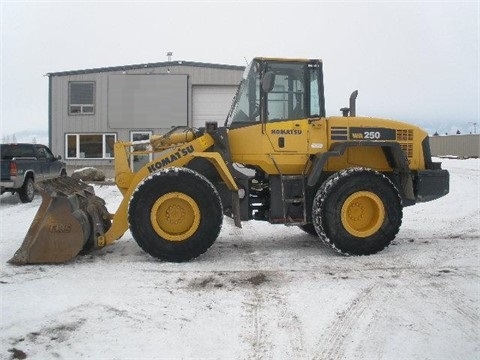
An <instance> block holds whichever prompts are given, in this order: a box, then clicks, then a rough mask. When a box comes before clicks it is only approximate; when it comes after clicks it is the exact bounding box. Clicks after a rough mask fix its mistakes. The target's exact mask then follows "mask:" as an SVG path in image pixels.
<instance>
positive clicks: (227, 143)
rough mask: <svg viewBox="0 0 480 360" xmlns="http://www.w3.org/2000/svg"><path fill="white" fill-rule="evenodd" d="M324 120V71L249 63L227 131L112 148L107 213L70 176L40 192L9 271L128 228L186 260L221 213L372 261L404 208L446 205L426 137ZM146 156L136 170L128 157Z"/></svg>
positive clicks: (366, 121)
mask: <svg viewBox="0 0 480 360" xmlns="http://www.w3.org/2000/svg"><path fill="white" fill-rule="evenodd" d="M356 96H357V92H356V91H355V92H353V93H352V95H351V97H350V104H349V106H348V107H346V108H343V109H341V111H342V113H343V114H342V116H337V117H336V116H333V117H326V114H325V98H324V87H323V72H322V62H321V61H320V60H310V59H271V58H255V59H254V60H253V61H252V62H251V63H250V65H249V66H248V67H247V68H246V69H245V74H244V77H243V80H242V82H241V83H240V86H239V88H238V90H237V93H236V95H235V97H234V99H233V103H232V107H231V110H230V112H229V114H228V115H227V119H226V122H225V125H224V126H220V127H219V126H218V125H217V123H214V122H207V123H206V126H205V127H204V128H200V129H193V128H174V129H172V130H171V131H170V132H168V133H166V134H164V135H156V136H153V137H152V138H151V139H150V140H146V142H148V146H147V150H145V151H144V152H138V151H135V150H134V149H135V148H138V146H137V145H139V144H144V145H145V144H146V143H145V142H117V143H116V144H115V174H116V176H115V182H116V185H117V187H118V188H119V190H120V191H121V193H122V195H123V200H122V202H121V204H120V205H119V207H118V209H117V211H116V212H115V213H114V214H109V212H108V211H107V209H106V207H105V202H104V201H103V200H102V199H100V198H98V197H97V196H95V194H94V191H93V189H92V187H90V186H88V185H87V184H84V183H82V182H81V181H78V180H74V179H72V178H69V177H66V178H59V179H54V180H49V181H47V182H43V183H40V184H39V190H40V192H41V194H42V196H43V202H42V204H41V206H40V209H39V210H38V213H37V215H36V217H35V219H34V221H33V223H32V225H31V227H30V229H29V231H28V233H27V235H26V238H25V240H24V242H23V244H22V245H21V247H20V249H19V250H18V251H17V252H16V253H15V255H14V256H13V258H12V259H11V260H10V262H11V263H14V264H30V263H55V262H64V261H67V260H69V259H71V258H73V257H75V256H76V255H77V254H78V253H80V252H85V251H90V250H93V249H98V248H102V247H104V246H106V245H109V244H111V243H112V242H114V241H115V240H116V239H119V238H120V237H121V236H122V235H123V234H124V233H125V231H127V230H128V229H130V231H131V233H132V235H133V237H134V239H135V240H136V242H137V243H138V244H139V245H140V247H141V248H142V249H143V250H145V251H146V252H147V253H149V254H150V255H152V256H153V257H155V258H159V259H164V260H167V261H175V262H181V261H188V260H190V259H193V258H196V257H198V256H199V255H201V254H202V253H204V252H205V251H207V249H208V248H209V247H210V246H211V245H212V244H213V243H214V241H215V240H216V238H217V237H218V235H219V233H220V229H221V226H222V221H223V217H224V216H228V217H231V218H233V219H234V222H235V225H237V226H239V227H241V222H242V221H249V220H259V221H267V222H269V223H271V224H284V225H292V226H298V227H300V228H301V229H303V230H304V231H306V232H307V233H310V234H312V235H315V236H317V237H319V238H320V239H321V240H323V241H324V242H325V243H327V244H329V245H331V246H332V247H333V248H335V249H337V250H338V251H339V252H341V253H343V254H350V255H368V254H374V253H376V252H378V251H380V250H382V249H384V248H385V247H386V246H388V245H389V244H390V243H391V241H392V240H393V239H394V237H395V236H396V234H397V232H398V231H399V227H400V225H401V222H402V209H403V207H404V206H410V205H414V204H415V203H417V202H425V201H430V200H433V199H437V198H439V197H441V196H444V195H446V194H447V193H448V191H449V174H448V172H447V171H446V170H442V169H441V164H440V163H436V162H432V159H431V155H430V147H429V138H428V136H427V133H426V132H424V131H423V130H421V129H420V128H418V127H416V126H413V125H409V124H406V123H402V122H396V121H391V120H387V119H379V118H370V117H358V116H356V111H355V103H356ZM142 153H153V154H154V159H153V160H152V161H151V162H149V163H148V164H146V165H145V166H144V167H143V168H141V169H140V170H139V171H137V172H133V171H132V170H131V169H130V166H129V159H130V157H131V156H135V155H138V154H142Z"/></svg>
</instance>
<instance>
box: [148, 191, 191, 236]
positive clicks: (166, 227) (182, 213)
mask: <svg viewBox="0 0 480 360" xmlns="http://www.w3.org/2000/svg"><path fill="white" fill-rule="evenodd" d="M150 220H151V223H152V226H153V228H154V230H155V232H156V233H157V234H158V235H160V236H161V237H162V238H164V239H166V240H169V241H184V240H187V239H188V238H189V237H191V236H192V235H193V234H194V233H195V231H197V229H198V227H199V225H200V209H199V207H198V205H197V203H196V202H195V200H193V199H192V198H191V197H190V196H188V195H186V194H184V193H180V192H172V193H168V194H165V195H163V196H161V197H160V198H158V199H157V201H155V203H154V204H153V206H152V209H151V213H150Z"/></svg>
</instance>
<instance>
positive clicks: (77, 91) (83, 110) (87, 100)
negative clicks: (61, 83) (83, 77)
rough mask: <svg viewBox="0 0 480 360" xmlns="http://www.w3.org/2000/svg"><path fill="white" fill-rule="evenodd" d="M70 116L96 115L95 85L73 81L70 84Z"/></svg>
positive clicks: (89, 82)
mask: <svg viewBox="0 0 480 360" xmlns="http://www.w3.org/2000/svg"><path fill="white" fill-rule="evenodd" d="M68 113H69V115H86V114H88V115H92V114H94V113H95V83H94V82H91V81H88V82H87V81H72V82H69V83H68Z"/></svg>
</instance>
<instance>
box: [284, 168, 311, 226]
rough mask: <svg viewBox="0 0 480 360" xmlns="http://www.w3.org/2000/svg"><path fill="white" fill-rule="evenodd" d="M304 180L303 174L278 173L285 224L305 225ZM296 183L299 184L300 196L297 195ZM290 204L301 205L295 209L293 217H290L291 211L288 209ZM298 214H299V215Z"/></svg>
mask: <svg viewBox="0 0 480 360" xmlns="http://www.w3.org/2000/svg"><path fill="white" fill-rule="evenodd" d="M305 181H306V179H305V176H303V175H282V174H280V184H281V189H282V205H283V216H284V219H285V225H288V226H297V225H305V224H306V222H307V207H306V189H305ZM298 184H301V194H300V195H301V196H299V193H298V186H297V185H298ZM296 190H297V191H296ZM291 205H294V206H298V207H301V208H299V209H297V210H298V211H296V214H295V218H292V216H291V215H292V214H291V211H289V209H290V208H291V207H290V206H291ZM298 214H301V217H300V216H299V215H298Z"/></svg>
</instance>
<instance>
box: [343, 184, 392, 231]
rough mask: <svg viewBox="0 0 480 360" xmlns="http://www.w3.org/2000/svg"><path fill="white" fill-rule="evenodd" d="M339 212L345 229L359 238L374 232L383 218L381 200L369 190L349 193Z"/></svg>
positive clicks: (383, 212) (380, 224) (383, 208)
mask: <svg viewBox="0 0 480 360" xmlns="http://www.w3.org/2000/svg"><path fill="white" fill-rule="evenodd" d="M341 212H342V214H341V218H342V225H343V227H344V228H345V230H346V231H348V232H349V233H350V234H352V235H353V236H356V237H360V238H366V237H368V236H371V235H373V234H375V233H376V232H377V231H378V230H379V229H380V227H381V226H382V224H383V222H384V220H385V207H384V206H383V202H382V200H381V199H380V198H379V197H378V196H377V195H376V194H375V193H373V192H370V191H358V192H355V193H353V194H352V195H350V196H349V197H348V198H347V199H346V200H345V202H344V203H343V205H342V210H341Z"/></svg>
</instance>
